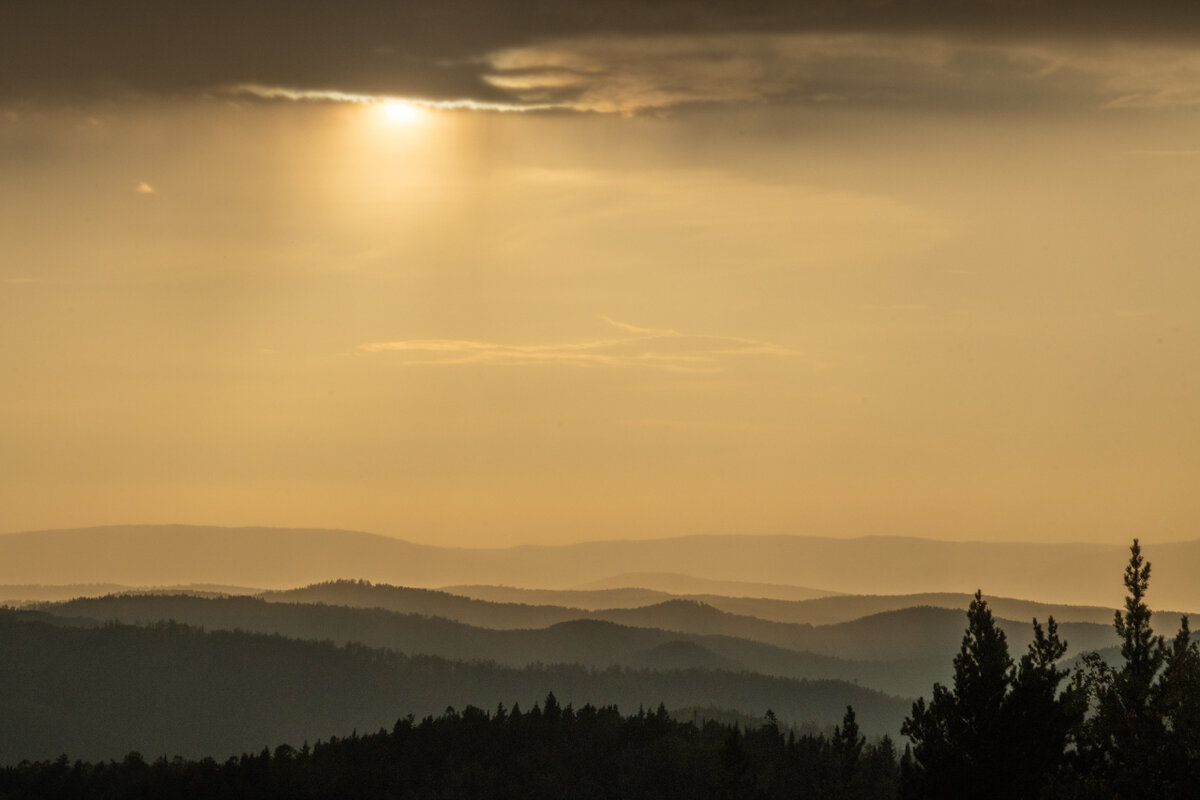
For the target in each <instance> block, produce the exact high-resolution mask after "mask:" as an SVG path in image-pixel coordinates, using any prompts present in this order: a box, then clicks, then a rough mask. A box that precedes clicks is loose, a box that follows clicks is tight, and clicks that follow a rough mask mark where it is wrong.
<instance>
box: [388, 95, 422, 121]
mask: <svg viewBox="0 0 1200 800" xmlns="http://www.w3.org/2000/svg"><path fill="white" fill-rule="evenodd" d="M377 107H378V109H379V111H380V113H382V115H383V118H384V119H385V120H387V121H388V122H390V123H392V124H394V125H411V124H413V123H414V122H417V121H418V120H420V119H421V116H422V112H421V109H420V108H419V107H417V106H416V105H414V104H412V103H406V102H404V101H403V100H383V101H381V102H379V103H378V104H377Z"/></svg>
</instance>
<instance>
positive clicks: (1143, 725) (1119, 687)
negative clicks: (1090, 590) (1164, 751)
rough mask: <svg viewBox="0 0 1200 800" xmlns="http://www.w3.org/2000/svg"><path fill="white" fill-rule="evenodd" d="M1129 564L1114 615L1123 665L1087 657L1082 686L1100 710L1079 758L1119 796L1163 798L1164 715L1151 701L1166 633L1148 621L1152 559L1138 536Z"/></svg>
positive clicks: (1082, 735)
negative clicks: (1122, 603)
mask: <svg viewBox="0 0 1200 800" xmlns="http://www.w3.org/2000/svg"><path fill="white" fill-rule="evenodd" d="M1129 551H1130V557H1129V564H1128V565H1127V566H1126V567H1125V578H1124V580H1125V589H1126V591H1127V592H1128V594H1127V595H1126V597H1125V611H1124V613H1122V612H1120V611H1118V612H1116V614H1115V615H1114V619H1113V626H1114V627H1115V628H1116V631H1117V635H1118V636H1120V637H1121V658H1122V659H1123V663H1122V664H1121V666H1120V667H1119V668H1116V669H1112V668H1109V667H1108V666H1107V665H1106V664H1104V662H1103V661H1101V660H1100V659H1098V658H1092V659H1089V661H1088V662H1087V663H1088V673H1089V674H1088V676H1087V679H1086V681H1085V682H1084V685H1085V686H1086V687H1087V689H1088V690H1089V691H1090V692H1091V693H1092V695H1093V697H1094V700H1095V705H1096V712H1095V714H1094V716H1093V717H1092V718H1091V719H1090V720H1088V722H1087V723H1086V724H1085V725H1084V726H1083V728H1082V729H1081V732H1080V737H1079V738H1080V742H1079V744H1080V749H1081V763H1082V764H1083V767H1084V771H1085V773H1086V774H1087V776H1088V777H1089V778H1090V780H1092V781H1093V782H1098V783H1100V784H1101V785H1103V786H1105V787H1108V789H1110V790H1111V791H1112V792H1113V794H1114V796H1115V797H1118V798H1122V800H1124V799H1125V798H1143V797H1160V796H1161V791H1162V785H1163V779H1162V775H1161V766H1162V759H1161V757H1160V753H1159V752H1158V750H1159V747H1160V746H1162V744H1163V739H1164V737H1163V734H1164V732H1165V731H1164V727H1163V718H1162V715H1161V714H1160V713H1159V711H1158V709H1156V708H1154V707H1153V705H1152V703H1151V696H1152V692H1153V688H1154V683H1155V678H1156V676H1157V675H1158V672H1159V670H1160V669H1162V666H1163V663H1164V661H1165V658H1166V649H1165V647H1164V643H1163V638H1162V637H1161V636H1156V635H1155V634H1154V630H1153V628H1151V626H1150V618H1151V615H1152V612H1151V611H1150V608H1149V606H1147V605H1146V600H1145V598H1146V593H1147V591H1148V590H1149V588H1150V564H1149V562H1147V561H1145V559H1143V558H1142V548H1141V545H1140V544H1139V542H1138V540H1137V539H1134V540H1133V545H1132V546H1130V548H1129Z"/></svg>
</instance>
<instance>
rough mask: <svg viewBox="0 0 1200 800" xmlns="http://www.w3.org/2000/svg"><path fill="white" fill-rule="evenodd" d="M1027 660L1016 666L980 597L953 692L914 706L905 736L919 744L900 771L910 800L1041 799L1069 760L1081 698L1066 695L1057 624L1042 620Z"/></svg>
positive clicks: (938, 689) (936, 693)
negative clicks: (1062, 689) (1070, 735)
mask: <svg viewBox="0 0 1200 800" xmlns="http://www.w3.org/2000/svg"><path fill="white" fill-rule="evenodd" d="M1033 629H1034V639H1033V642H1032V643H1031V644H1030V646H1029V651H1028V652H1027V653H1026V654H1025V655H1024V656H1022V657H1021V660H1020V662H1019V663H1018V664H1016V665H1014V664H1013V661H1012V658H1011V657H1010V656H1009V654H1008V643H1007V639H1006V637H1005V635H1004V632H1003V631H1002V630H1000V629H999V627H997V625H996V622H995V619H993V617H992V613H991V611H990V610H989V609H988V607H987V603H986V602H985V601H984V600H983V599H982V596H981V594H980V593H979V592H976V593H975V599H974V601H973V602H972V603H971V606H970V608H969V609H968V611H967V631H966V634H965V635H964V636H963V642H962V648H961V649H960V651H959V654H958V655H957V656H956V657H955V659H954V688H953V690H950V689H947V688H946V687H944V686H942V685H941V684H935V685H934V687H933V699H932V700H931V701H930V703H929V704H928V705H926V704H925V700H924V698H921V699H919V700H917V702H916V703H915V704H914V705H913V712H912V716H910V717H909V718H908V719H906V720H905V721H904V725H903V727H902V728H901V731H902V732H903V733H904V734H905V735H906V736H908V737H909V739H910V740H911V741H912V755H911V758H909V757H908V753H907V752H906V754H905V755H906V757H905V760H904V762H903V763H902V773H903V779H904V786H903V789H904V796H905V797H911V798H924V799H926V800H939V799H940V798H958V797H972V798H997V800H999V798H1012V797H1023V798H1024V797H1037V796H1038V795H1039V794H1041V793H1043V792H1044V791H1045V789H1046V787H1047V785H1048V784H1049V781H1050V779H1051V777H1052V776H1053V775H1054V773H1055V772H1057V771H1058V770H1059V768H1060V766H1061V764H1062V761H1063V754H1064V750H1065V748H1066V744H1067V737H1068V733H1069V731H1070V730H1071V729H1072V727H1073V726H1075V725H1076V724H1078V722H1079V720H1080V719H1082V716H1083V710H1084V695H1083V693H1082V692H1081V691H1080V690H1079V689H1076V688H1072V689H1068V690H1067V691H1065V692H1061V693H1060V691H1059V686H1060V684H1061V683H1062V681H1063V680H1064V679H1065V678H1066V677H1067V674H1068V672H1067V670H1065V669H1060V668H1059V667H1058V666H1057V664H1058V661H1059V660H1060V659H1061V658H1062V656H1063V655H1064V654H1065V652H1066V647H1067V646H1066V643H1065V642H1063V641H1062V640H1061V639H1059V637H1058V626H1057V624H1056V623H1055V621H1054V618H1053V617H1051V618H1050V619H1049V621H1048V623H1047V627H1046V629H1043V628H1042V626H1041V625H1040V624H1039V623H1038V621H1037V620H1036V619H1035V620H1034V621H1033Z"/></svg>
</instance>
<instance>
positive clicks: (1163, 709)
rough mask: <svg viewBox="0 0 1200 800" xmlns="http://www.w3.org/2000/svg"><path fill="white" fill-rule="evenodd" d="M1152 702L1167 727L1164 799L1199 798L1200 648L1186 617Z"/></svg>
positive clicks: (1166, 656)
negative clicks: (1193, 638)
mask: <svg viewBox="0 0 1200 800" xmlns="http://www.w3.org/2000/svg"><path fill="white" fill-rule="evenodd" d="M1151 703H1152V704H1153V706H1154V709H1155V711H1156V712H1157V713H1158V714H1160V715H1161V717H1162V720H1163V723H1164V726H1165V735H1164V741H1163V744H1162V746H1161V748H1160V750H1159V753H1160V755H1161V757H1162V760H1163V774H1162V779H1163V789H1164V792H1163V796H1164V797H1169V798H1180V800H1182V799H1183V798H1195V797H1197V796H1200V645H1198V644H1197V643H1196V642H1194V641H1192V635H1191V631H1190V630H1189V628H1188V618H1187V617H1186V616H1184V617H1183V618H1182V619H1181V620H1180V623H1179V632H1178V633H1177V634H1175V638H1174V639H1173V640H1172V641H1171V645H1170V646H1169V647H1168V648H1167V649H1166V651H1165V653H1164V657H1163V671H1162V674H1161V675H1160V676H1159V679H1158V682H1157V683H1156V684H1155V686H1154V689H1153V693H1152V697H1151Z"/></svg>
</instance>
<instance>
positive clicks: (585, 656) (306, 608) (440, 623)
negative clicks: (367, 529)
mask: <svg viewBox="0 0 1200 800" xmlns="http://www.w3.org/2000/svg"><path fill="white" fill-rule="evenodd" d="M42 608H43V609H44V610H43V611H42V612H39V613H43V614H47V615H50V616H51V617H53V616H56V615H61V616H63V618H65V619H69V620H79V619H86V620H93V621H95V622H99V621H103V620H117V621H121V622H125V623H136V624H145V623H154V622H158V621H168V620H173V621H177V622H183V623H188V624H192V625H197V626H203V627H205V628H208V629H223V630H236V629H240V630H245V631H250V632H256V633H274V634H281V635H284V636H289V637H296V638H302V639H308V640H317V641H321V640H329V641H332V642H334V643H335V644H345V643H348V642H355V643H358V644H366V645H369V646H375V647H387V648H391V649H395V650H399V651H403V652H406V653H409V654H423V655H437V656H441V657H445V658H452V659H462V660H490V661H496V662H498V663H500V664H504V665H508V666H515V667H524V666H526V665H528V664H530V663H533V662H541V663H577V664H583V665H585V666H591V667H598V668H605V667H608V666H613V665H616V666H622V667H631V668H706V669H711V668H726V669H733V670H750V671H753V672H759V673H762V674H765V675H776V676H781V677H792V678H810V679H840V680H845V681H851V682H856V683H860V684H862V685H863V686H867V687H870V688H874V689H879V690H881V691H884V692H886V693H889V694H895V695H912V696H915V695H916V694H918V693H920V692H924V691H927V690H928V687H929V686H930V685H931V684H932V682H933V681H934V680H939V679H942V678H944V677H946V675H948V666H947V665H948V664H949V655H948V653H949V652H950V650H949V649H947V648H951V647H953V645H954V642H956V641H957V640H958V638H959V637H960V634H959V633H958V632H955V633H953V635H952V636H951V637H949V638H946V641H945V642H939V643H938V646H937V647H934V648H932V650H933V651H934V652H933V654H932V655H930V654H928V653H922V654H921V657H920V658H917V659H914V660H906V661H903V662H897V661H896V660H894V659H893V660H888V661H870V660H867V661H850V660H846V659H842V658H836V657H832V656H827V655H820V654H816V653H811V652H800V651H795V650H789V649H786V648H780V647H776V646H773V645H768V644H763V643H760V642H754V641H750V640H747V639H741V638H737V637H729V636H716V635H698V634H688V633H682V632H679V631H667V630H662V629H657V628H639V627H630V626H625V625H617V624H615V623H611V622H605V621H600V620H590V619H580V620H573V621H568V622H561V623H558V624H556V625H553V626H550V627H548V628H542V629H529V630H489V629H486V628H479V627H474V626H470V625H465V624H463V623H459V622H454V621H451V620H446V619H439V618H431V617H426V616H420V615H416V614H399V613H395V612H390V611H386V610H384V609H379V608H347V607H342V606H330V605H323V604H302V603H267V602H264V601H263V600H260V599H257V598H251V597H230V598H217V599H203V598H196V597H190V596H184V595H176V596H155V595H115V596H110V597H101V598H94V599H92V598H89V599H79V600H74V601H72V602H69V603H61V604H54V605H45V606H42ZM956 624H957V625H958V626H959V627H961V622H957V623H956ZM866 635H867V636H874V635H875V634H874V633H873V632H872V631H866ZM944 638H945V637H944ZM912 649H913V645H912V644H911V643H907V644H906V645H905V651H906V652H908V651H910V650H912ZM919 649H920V648H919V647H918V650H919ZM750 710H751V711H754V709H750ZM755 713H757V712H756V711H755Z"/></svg>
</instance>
